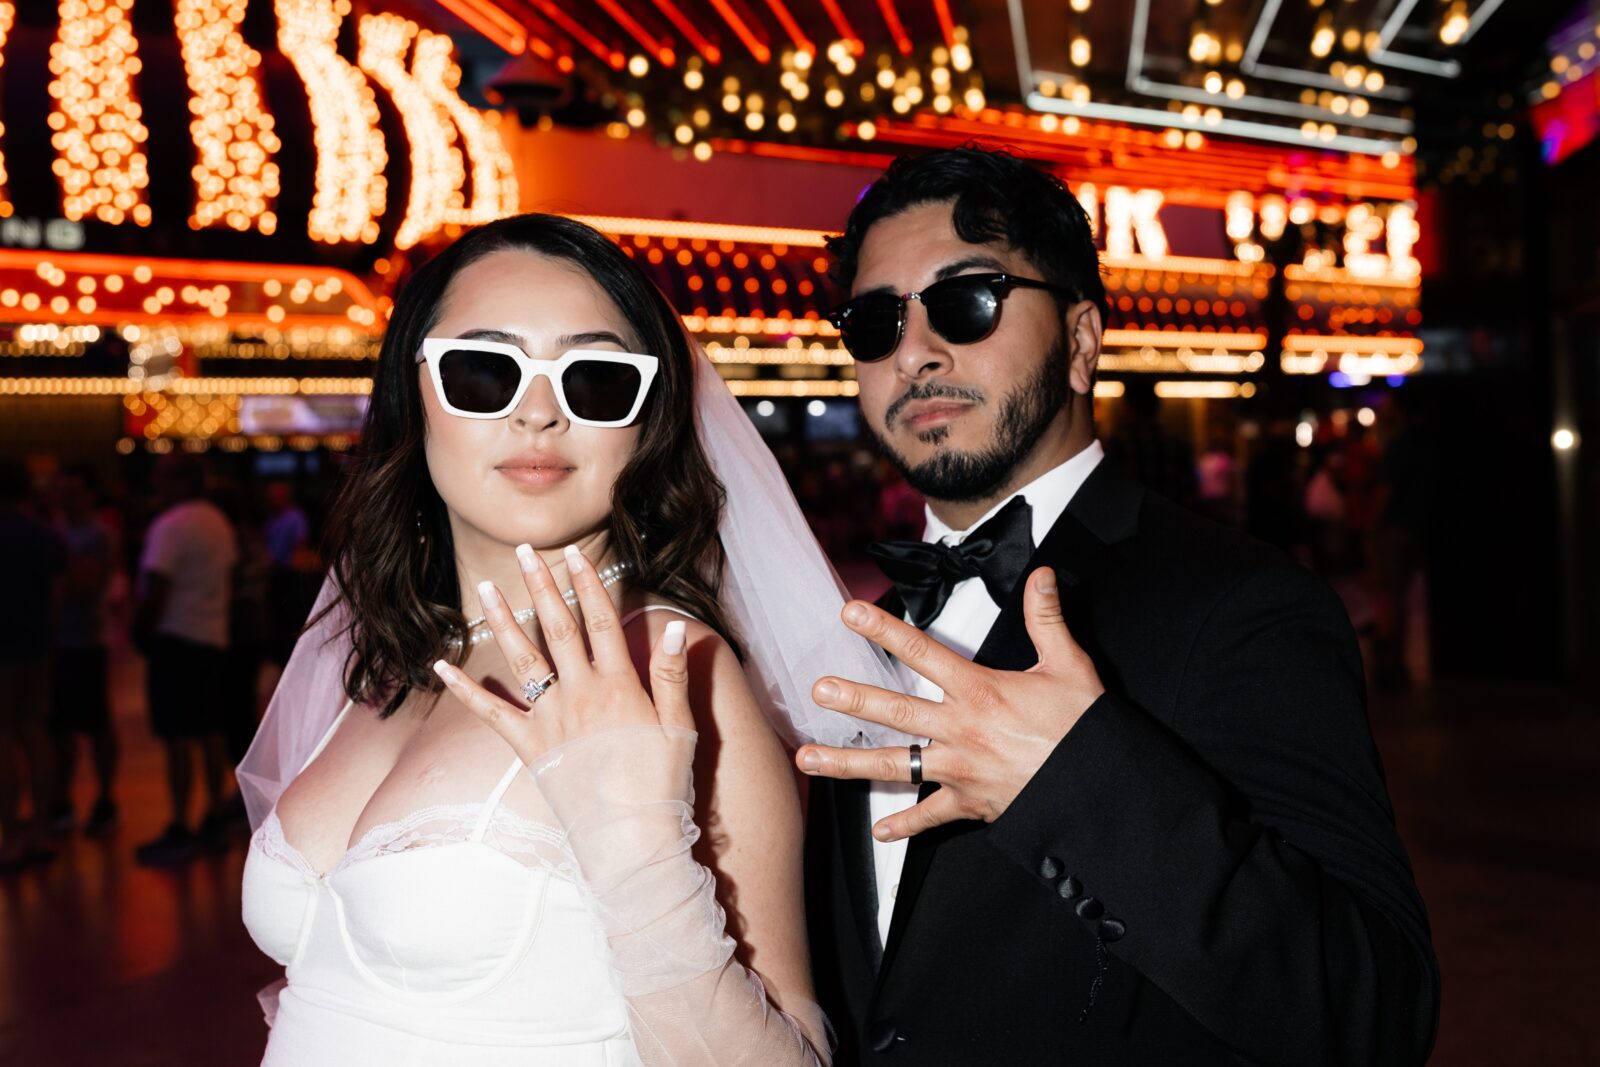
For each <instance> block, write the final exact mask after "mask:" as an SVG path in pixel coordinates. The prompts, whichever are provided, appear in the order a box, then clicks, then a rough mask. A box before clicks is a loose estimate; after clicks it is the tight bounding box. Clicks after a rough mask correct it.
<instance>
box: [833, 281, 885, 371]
mask: <svg viewBox="0 0 1600 1067" xmlns="http://www.w3.org/2000/svg"><path fill="white" fill-rule="evenodd" d="M839 337H840V339H841V340H842V341H844V346H845V348H847V349H849V350H850V355H852V356H854V357H855V358H856V359H857V360H859V361H860V362H862V363H875V362H877V361H878V360H880V359H882V358H883V357H885V356H887V355H888V354H889V353H891V352H893V351H894V349H895V345H897V344H899V342H900V298H899V297H894V296H889V295H888V294H883V295H879V296H868V297H862V298H860V299H858V300H852V301H851V302H850V304H849V305H848V311H847V312H846V314H845V315H844V320H843V323H842V324H841V325H840V327H839Z"/></svg>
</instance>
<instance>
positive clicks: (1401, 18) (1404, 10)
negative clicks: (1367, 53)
mask: <svg viewBox="0 0 1600 1067" xmlns="http://www.w3.org/2000/svg"><path fill="white" fill-rule="evenodd" d="M1416 9H1417V0H1400V2H1399V3H1398V4H1396V5H1394V10H1393V11H1391V12H1389V21H1387V22H1385V23H1384V24H1383V29H1381V30H1379V31H1378V51H1380V52H1387V51H1388V50H1389V46H1390V45H1392V44H1394V39H1395V38H1396V37H1398V36H1399V35H1400V27H1402V26H1404V25H1405V24H1406V19H1408V18H1410V17H1411V12H1413V11H1415V10H1416Z"/></svg>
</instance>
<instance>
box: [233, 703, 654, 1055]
mask: <svg viewBox="0 0 1600 1067" xmlns="http://www.w3.org/2000/svg"><path fill="white" fill-rule="evenodd" d="M348 713H349V709H348V705H347V706H346V710H345V711H344V712H342V713H341V714H340V717H339V719H338V720H337V721H336V722H335V723H334V729H337V728H338V724H339V722H342V721H343V719H344V716H345V715H346V714H348ZM331 734H332V731H329V736H331ZM325 741H326V739H324V743H325ZM319 751H320V748H319ZM312 758H313V759H314V758H315V754H313V757H312ZM521 770H522V761H521V760H517V761H515V762H514V763H513V764H512V765H511V766H510V767H509V768H508V769H507V770H506V773H505V775H504V777H503V778H502V779H501V780H500V783H499V785H497V786H496V787H495V790H494V792H493V793H492V794H490V795H489V796H488V797H487V798H485V800H484V801H483V803H482V804H479V805H451V806H446V807H432V808H428V809H425V810H422V811H419V812H417V813H415V814H413V815H411V816H410V817H408V818H406V819H404V820H402V821H400V822H394V823H387V824H384V825H381V826H376V827H373V829H372V830H371V831H369V832H368V833H367V834H365V835H364V836H363V837H362V839H361V840H360V842H358V843H357V845H356V846H355V847H354V848H352V849H351V850H350V851H349V852H348V853H347V854H346V855H345V856H344V858H343V859H341V860H340V861H339V863H338V865H337V866H335V867H334V868H333V869H332V870H331V871H328V872H326V873H321V872H318V871H316V870H314V869H312V867H311V865H310V864H309V863H307V862H306V860H305V859H304V857H302V856H301V855H300V853H299V852H297V851H296V850H295V848H294V847H293V846H292V845H290V844H289V843H288V841H286V840H285V839H284V836H283V829H282V826H281V825H280V824H279V822H278V817H277V813H276V812H273V813H272V814H271V815H269V816H268V817H267V819H266V821H265V822H263V823H262V824H261V828H260V829H259V830H257V831H256V833H255V836H254V837H253V838H252V839H251V841H250V851H249V855H248V857H247V859H246V861H245V870H244V888H243V895H244V921H245V926H246V927H247V928H248V929H249V931H250V934H251V936H252V937H253V938H254V939H255V942H256V944H257V945H258V946H260V948H261V950H262V951H263V952H265V953H266V954H267V955H269V956H271V957H272V958H273V959H275V960H277V961H278V962H279V963H281V964H283V966H284V967H285V968H286V979H287V983H286V985H284V986H283V987H281V988H280V989H279V990H278V992H277V1003H276V1010H275V1011H272V1010H271V1008H270V999H269V1001H268V1003H269V1012H270V1014H271V1015H272V1018H271V1023H272V1027H271V1033H270V1040H269V1042H268V1045H267V1054H266V1058H265V1060H264V1061H263V1062H264V1063H265V1064H270V1065H274V1067H276V1065H279V1064H282V1065H292V1067H315V1065H318V1064H329V1065H333V1064H341V1065H351V1064H364V1063H372V1064H384V1065H386V1067H401V1065H409V1064H446V1063H448V1064H460V1065H462V1067H500V1065H502V1064H505V1065H511V1064H517V1065H519V1067H521V1065H527V1067H540V1065H543V1064H573V1065H580V1064H597V1065H598V1064H605V1065H608V1067H609V1065H612V1064H632V1063H637V1062H639V1057H638V1054H637V1052H636V1051H635V1049H634V1045H633V1041H632V1039H631V1038H630V1037H629V1034H628V1012H627V1006H626V1004H625V1002H624V999H623V996H622V993H621V992H620V991H619V989H618V988H617V984H616V982H615V981H614V980H613V978H612V975H611V972H610V969H609V968H608V966H607V964H606V944H605V932H604V930H603V929H602V928H601V926H600V924H599V922H598V921H597V920H596V918H595V916H594V915H593V913H592V912H591V911H590V909H589V907H588V906H587V905H586V904H585V902H584V900H583V899H582V897H581V896H580V894H579V892H578V888H577V886H576V883H575V878H574V871H573V869H572V866H571V863H570V861H568V860H565V859H564V858H563V854H562V843H561V842H562V837H563V834H562V833H561V831H559V830H557V829H555V828H553V827H550V826H546V825H541V824H539V823H536V822H531V821H528V820H525V819H522V818H520V817H519V816H517V815H516V814H514V813H512V812H511V811H510V810H509V809H507V808H506V807H504V806H503V805H502V803H501V800H502V798H503V796H504V794H505V792H506V790H507V788H509V787H510V785H511V783H512V781H513V780H514V778H515V777H516V775H517V774H518V773H519V772H520V771H521ZM269 998H270V994H269Z"/></svg>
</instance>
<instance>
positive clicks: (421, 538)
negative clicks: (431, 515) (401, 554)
mask: <svg viewBox="0 0 1600 1067" xmlns="http://www.w3.org/2000/svg"><path fill="white" fill-rule="evenodd" d="M427 543H428V535H427V534H425V533H423V532H422V509H421V508H418V509H417V544H419V545H425V544H427Z"/></svg>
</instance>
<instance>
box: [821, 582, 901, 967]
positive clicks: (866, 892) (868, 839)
mask: <svg viewBox="0 0 1600 1067" xmlns="http://www.w3.org/2000/svg"><path fill="white" fill-rule="evenodd" d="M877 605H878V607H880V608H882V609H883V610H884V611H887V612H888V613H889V614H891V615H893V616H894V617H895V618H897V619H898V618H902V617H903V616H904V615H905V605H904V604H903V603H902V602H901V600H900V594H899V593H898V592H897V591H896V590H895V588H894V587H893V586H890V587H889V589H888V590H887V591H886V592H885V593H884V594H883V595H882V596H881V597H879V598H878V600H877ZM828 787H829V789H831V790H832V792H833V798H834V812H835V817H836V818H837V820H838V823H839V831H838V834H839V842H840V852H841V856H840V862H841V863H842V865H843V874H844V880H845V888H846V889H847V890H848V892H849V894H850V908H851V912H852V914H853V917H854V919H855V923H856V933H857V934H858V935H859V936H860V938H861V950H862V952H864V953H865V954H866V957H867V959H868V960H870V961H871V962H872V966H873V968H874V969H876V968H878V967H879V966H880V965H881V964H882V963H883V942H882V940H881V939H880V938H879V936H878V869H877V864H876V863H875V862H874V861H873V856H872V805H871V795H872V783H871V782H868V781H848V782H847V781H836V782H831V783H829V786H828Z"/></svg>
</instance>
